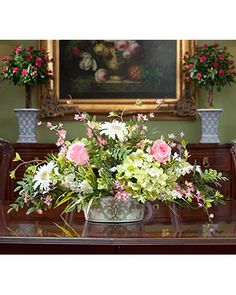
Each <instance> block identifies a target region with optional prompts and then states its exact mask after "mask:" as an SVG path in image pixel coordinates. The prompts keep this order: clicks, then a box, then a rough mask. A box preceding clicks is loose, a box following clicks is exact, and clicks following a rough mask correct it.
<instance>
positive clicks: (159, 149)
mask: <svg viewBox="0 0 236 295" xmlns="http://www.w3.org/2000/svg"><path fill="white" fill-rule="evenodd" d="M147 152H148V153H149V154H150V155H152V156H153V158H155V159H156V160H157V161H159V162H160V163H163V164H165V163H166V161H167V160H168V159H169V157H170V154H171V148H170V147H169V146H168V145H167V144H166V142H165V141H163V140H161V139H158V140H156V141H155V142H154V144H153V145H152V146H151V147H149V148H147Z"/></svg>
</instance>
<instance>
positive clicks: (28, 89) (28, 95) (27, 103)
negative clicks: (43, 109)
mask: <svg viewBox="0 0 236 295" xmlns="http://www.w3.org/2000/svg"><path fill="white" fill-rule="evenodd" d="M31 90H32V88H31V86H29V85H25V106H26V108H27V109H30V108H31V106H32V103H31Z"/></svg>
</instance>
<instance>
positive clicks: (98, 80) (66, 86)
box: [40, 40, 195, 119]
mask: <svg viewBox="0 0 236 295" xmlns="http://www.w3.org/2000/svg"><path fill="white" fill-rule="evenodd" d="M40 44H41V47H43V48H46V50H47V51H48V52H49V54H50V57H51V58H52V60H53V62H52V63H51V70H52V72H53V79H52V81H51V82H50V85H49V86H47V87H45V86H44V88H42V92H41V96H40V103H41V109H42V116H43V117H57V116H64V117H65V118H70V117H73V114H74V113H75V108H74V107H72V106H71V105H70V104H68V103H67V101H68V100H69V99H70V98H72V100H73V105H76V107H78V108H79V110H80V111H81V112H83V111H86V112H89V113H91V114H97V115H105V114H107V113H109V112H111V111H125V112H126V114H133V113H137V112H143V113H145V112H152V111H155V110H157V106H159V107H158V116H156V117H157V118H160V119H171V118H173V119H177V118H179V119H183V118H194V117H195V101H194V98H193V97H192V96H191V94H190V89H189V85H188V84H186V81H185V80H184V78H183V72H182V60H183V54H184V53H185V52H186V51H191V50H192V48H193V45H194V42H193V41H187V40H47V41H41V42H40ZM137 99H139V100H141V102H142V104H141V105H137V104H136V103H135V102H136V101H137Z"/></svg>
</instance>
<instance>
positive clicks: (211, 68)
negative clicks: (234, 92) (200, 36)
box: [183, 44, 236, 108]
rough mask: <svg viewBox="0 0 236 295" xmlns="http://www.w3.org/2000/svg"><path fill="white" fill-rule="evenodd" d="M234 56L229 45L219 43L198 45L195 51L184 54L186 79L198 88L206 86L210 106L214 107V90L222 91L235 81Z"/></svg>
mask: <svg viewBox="0 0 236 295" xmlns="http://www.w3.org/2000/svg"><path fill="white" fill-rule="evenodd" d="M232 58H233V56H232V55H231V54H230V53H229V52H228V50H227V47H224V48H222V47H220V46H219V44H213V45H208V44H204V45H203V46H199V45H197V46H196V47H195V50H194V52H192V53H191V52H186V53H185V55H184V64H183V66H184V69H183V70H184V73H185V78H186V80H190V81H191V83H192V84H193V86H194V90H196V89H197V88H201V87H202V88H205V89H206V90H207V92H208V100H207V101H208V107H209V108H212V107H213V90H214V89H216V90H217V91H221V89H222V87H224V86H227V85H231V83H233V82H235V76H236V71H235V66H234V60H233V59H232Z"/></svg>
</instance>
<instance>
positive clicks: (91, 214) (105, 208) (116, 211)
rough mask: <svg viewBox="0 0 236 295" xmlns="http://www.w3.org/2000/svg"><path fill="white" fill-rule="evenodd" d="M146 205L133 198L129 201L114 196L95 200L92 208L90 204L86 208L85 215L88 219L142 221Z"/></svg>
mask: <svg viewBox="0 0 236 295" xmlns="http://www.w3.org/2000/svg"><path fill="white" fill-rule="evenodd" d="M144 211H145V205H144V204H142V203H140V202H138V201H137V200H135V199H133V198H129V199H128V200H127V201H121V200H118V199H115V198H114V197H113V196H107V197H103V198H101V199H99V200H95V201H94V202H93V203H92V205H91V206H90V208H89V207H88V204H87V205H86V206H85V208H84V216H85V219H86V220H87V221H93V222H109V223H124V222H138V221H142V220H143V217H144Z"/></svg>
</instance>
